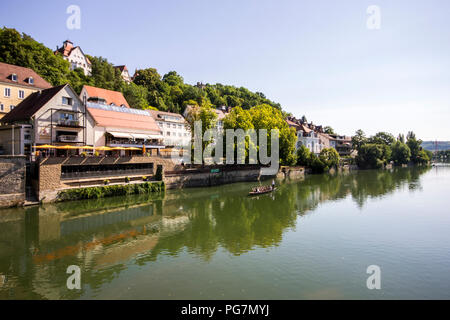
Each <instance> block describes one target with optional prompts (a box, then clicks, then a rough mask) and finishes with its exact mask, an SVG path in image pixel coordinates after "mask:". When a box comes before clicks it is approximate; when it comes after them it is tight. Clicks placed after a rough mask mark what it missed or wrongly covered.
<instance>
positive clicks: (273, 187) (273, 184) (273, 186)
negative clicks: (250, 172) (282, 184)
mask: <svg viewBox="0 0 450 320" xmlns="http://www.w3.org/2000/svg"><path fill="white" fill-rule="evenodd" d="M274 189H275V180H274V179H272V190H274Z"/></svg>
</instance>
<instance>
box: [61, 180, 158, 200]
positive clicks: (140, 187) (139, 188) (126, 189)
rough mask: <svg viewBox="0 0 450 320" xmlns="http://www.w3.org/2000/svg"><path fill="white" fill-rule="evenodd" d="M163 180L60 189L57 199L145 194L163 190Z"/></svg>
mask: <svg viewBox="0 0 450 320" xmlns="http://www.w3.org/2000/svg"><path fill="white" fill-rule="evenodd" d="M164 191H165V184H164V182H152V183H150V182H146V183H136V184H128V185H112V186H108V185H106V186H99V187H88V188H79V189H68V190H64V191H60V192H59V194H58V199H59V200H61V201H68V200H83V199H99V198H106V197H113V196H125V195H130V194H146V193H152V192H164Z"/></svg>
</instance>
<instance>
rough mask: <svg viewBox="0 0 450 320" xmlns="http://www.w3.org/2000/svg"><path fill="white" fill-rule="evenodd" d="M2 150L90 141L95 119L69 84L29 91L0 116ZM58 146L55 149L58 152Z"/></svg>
mask: <svg viewBox="0 0 450 320" xmlns="http://www.w3.org/2000/svg"><path fill="white" fill-rule="evenodd" d="M0 122H1V123H2V126H1V131H2V133H1V134H0V143H1V145H2V147H3V149H4V152H5V154H24V155H28V154H30V153H31V152H32V146H39V145H44V144H50V145H55V146H63V145H71V146H84V145H93V142H94V141H93V134H92V133H93V129H94V128H93V126H94V122H93V119H92V118H91V117H90V115H89V114H88V113H87V112H86V110H85V106H84V104H83V103H82V101H81V100H80V99H79V98H78V95H77V94H76V92H75V91H74V90H73V89H72V87H70V85H68V84H65V85H60V86H57V87H53V88H50V89H45V90H42V91H37V92H35V93H32V94H31V95H29V96H28V97H27V98H26V99H25V100H24V101H22V102H21V103H20V104H19V105H18V106H17V107H16V108H14V109H13V110H11V111H10V112H9V113H7V114H6V115H5V116H4V117H3V118H2V119H1V120H0ZM59 151H61V150H58V152H59Z"/></svg>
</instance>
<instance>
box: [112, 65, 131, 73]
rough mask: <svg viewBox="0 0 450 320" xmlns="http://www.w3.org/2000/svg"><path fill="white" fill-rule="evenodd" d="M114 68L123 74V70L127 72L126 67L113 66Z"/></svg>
mask: <svg viewBox="0 0 450 320" xmlns="http://www.w3.org/2000/svg"><path fill="white" fill-rule="evenodd" d="M114 68H116V69H119V70H120V71H121V72H123V70H127V71H128V69H127V66H115V67H114Z"/></svg>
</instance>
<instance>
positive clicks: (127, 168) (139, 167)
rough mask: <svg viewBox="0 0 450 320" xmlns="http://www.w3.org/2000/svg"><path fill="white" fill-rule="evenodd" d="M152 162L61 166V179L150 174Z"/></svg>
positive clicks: (151, 172) (151, 173)
mask: <svg viewBox="0 0 450 320" xmlns="http://www.w3.org/2000/svg"><path fill="white" fill-rule="evenodd" d="M152 175H153V164H152V163H149V164H129V165H81V166H70V165H68V166H63V167H62V170H61V179H64V180H66V179H86V178H108V177H127V176H152Z"/></svg>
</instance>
